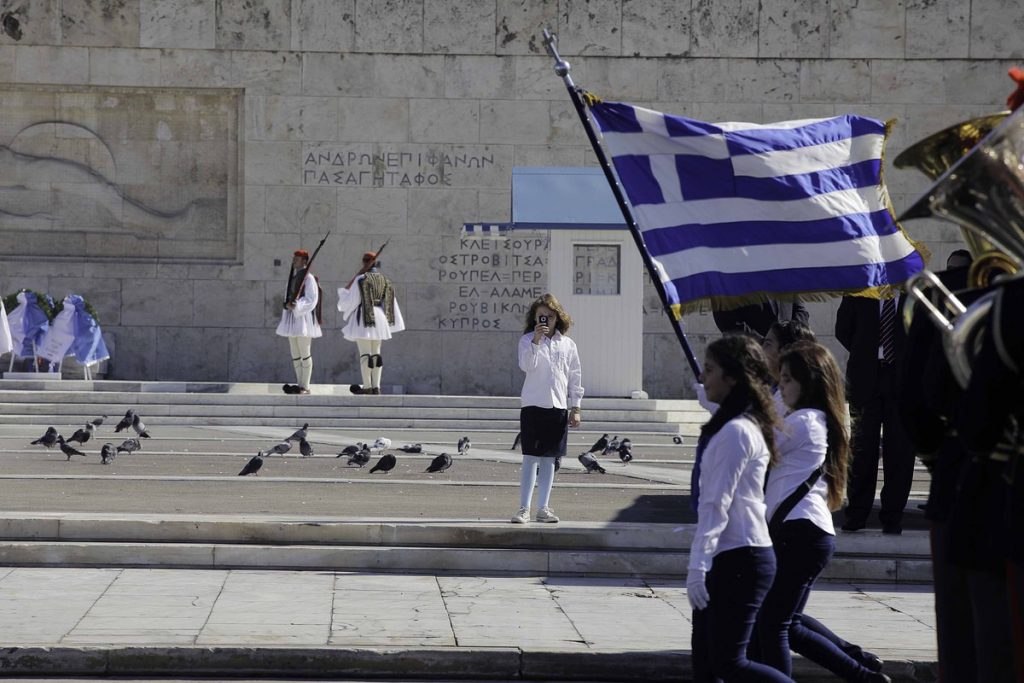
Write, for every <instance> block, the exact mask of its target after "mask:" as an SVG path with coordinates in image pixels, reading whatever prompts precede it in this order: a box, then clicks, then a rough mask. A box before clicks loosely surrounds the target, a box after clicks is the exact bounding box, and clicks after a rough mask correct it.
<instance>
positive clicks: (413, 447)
mask: <svg viewBox="0 0 1024 683" xmlns="http://www.w3.org/2000/svg"><path fill="white" fill-rule="evenodd" d="M398 450H400V451H402V452H403V453H422V452H423V444H419V443H407V444H405V445H404V446H402V447H401V448H399V449H398Z"/></svg>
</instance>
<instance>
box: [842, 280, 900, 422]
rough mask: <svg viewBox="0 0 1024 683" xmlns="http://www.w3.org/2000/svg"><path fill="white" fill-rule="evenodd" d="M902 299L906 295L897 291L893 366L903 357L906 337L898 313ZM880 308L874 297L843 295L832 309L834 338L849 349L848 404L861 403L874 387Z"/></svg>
mask: <svg viewBox="0 0 1024 683" xmlns="http://www.w3.org/2000/svg"><path fill="white" fill-rule="evenodd" d="M905 300H906V295H904V294H900V297H899V299H897V301H896V337H895V342H896V356H895V358H896V360H895V364H896V366H897V367H899V364H900V359H901V358H902V357H903V349H904V347H905V346H906V338H907V337H906V332H905V331H904V329H903V318H902V314H901V311H902V310H903V304H904V302H905ZM880 309H881V306H880V304H879V301H878V299H868V298H866V297H860V296H844V297H843V301H842V303H840V304H839V310H838V311H836V339H837V340H839V343H840V344H842V345H843V347H844V348H845V349H846V350H847V351H849V352H850V358H849V360H848V361H847V362H846V398H847V399H848V400H849V401H850V404H851V406H859V405H864V404H865V403H866V402H868V401H870V400H871V398H872V397H873V396H874V395H875V392H876V391H877V389H878V381H879V364H880V361H879V357H878V356H879V351H878V347H879V327H880V323H881V317H882V312H881V310H880ZM894 370H895V368H894Z"/></svg>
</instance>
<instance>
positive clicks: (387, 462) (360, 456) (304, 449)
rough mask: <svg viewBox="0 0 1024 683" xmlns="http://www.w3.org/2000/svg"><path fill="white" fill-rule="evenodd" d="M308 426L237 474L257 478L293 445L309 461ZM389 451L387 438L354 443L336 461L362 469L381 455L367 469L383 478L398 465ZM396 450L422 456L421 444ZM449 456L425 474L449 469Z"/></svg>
mask: <svg viewBox="0 0 1024 683" xmlns="http://www.w3.org/2000/svg"><path fill="white" fill-rule="evenodd" d="M308 430H309V423H308V422H307V423H306V424H304V425H302V427H301V428H300V429H297V430H296V431H295V432H294V433H293V434H292V435H291V436H289V437H288V438H287V439H285V440H284V441H282V442H281V443H279V444H277V445H276V446H274V447H272V448H269V449H267V450H265V451H260V452H259V453H257V454H256V455H255V456H253V458H252V459H251V460H250V461H249V462H247V463H246V464H245V467H243V468H242V471H241V472H239V473H238V476H240V477H245V476H248V475H250V474H256V475H258V474H259V471H260V470H261V469H262V468H263V458H264V457H265V456H270V455H284V454H285V453H287V452H288V451H290V450H291V449H292V442H293V441H298V442H299V452H300V453H301V454H302V456H303V457H311V456H312V455H313V454H314V453H313V445H312V444H310V443H309V441H307V440H306V437H307V436H308V435H309V433H308ZM471 445H472V444H471V443H470V440H469V437H468V436H464V437H462V438H461V439H459V444H458V451H459V455H467V454H468V453H469V449H470V446H471ZM390 448H391V439H388V438H386V437H383V436H381V437H378V438H377V440H376V441H374V442H373V443H372V444H368V443H363V442H361V441H359V442H356V443H355V444H354V445H352V446H345V448H343V449H342V451H341V453H338V454H337V455H336V456H334V457H335V458H348V461H347V463H346V464H347V465H348V466H349V467H358V468H359V469H362V468H363V467H365V466H366V465H368V464H369V462H370V454H371V453H372V452H373V451H377V452H381V453H382V455H381V457H380V459H379V460H377V462H376V463H375V464H374V466H373V467H371V468H370V474H374V473H376V472H384V473H385V474H386V473H388V472H390V471H391V470H393V469H395V465H397V464H398V457H397V456H395V455H394V454H393V453H383V451H386V450H388V449H390ZM396 450H399V451H402V452H403V453H422V452H423V444H418V443H410V444H405V445H404V446H400V447H399V448H397V449H396ZM452 462H453V460H452V456H450V455H448V454H447V453H441V454H440V455H438V456H437V457H435V458H434V459H433V460H431V461H430V464H429V465H428V466H427V469H426V470H424V472H444V471H445V470H447V469H448V468H449V467H451V466H452Z"/></svg>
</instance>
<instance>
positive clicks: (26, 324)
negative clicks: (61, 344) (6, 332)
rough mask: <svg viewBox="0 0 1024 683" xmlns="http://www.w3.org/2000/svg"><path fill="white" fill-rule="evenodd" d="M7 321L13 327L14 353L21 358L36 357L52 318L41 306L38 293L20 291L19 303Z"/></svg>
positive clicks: (12, 342)
mask: <svg viewBox="0 0 1024 683" xmlns="http://www.w3.org/2000/svg"><path fill="white" fill-rule="evenodd" d="M7 321H8V323H9V324H10V328H11V345H12V347H13V349H14V350H13V351H12V353H14V355H15V356H18V357H19V358H31V357H34V356H35V355H36V346H37V344H39V342H40V341H42V338H43V335H44V334H46V330H48V329H49V328H50V320H49V319H48V318H47V317H46V313H45V312H44V311H43V309H42V308H41V307H40V306H39V301H38V300H37V299H36V295H35V294H34V293H32V292H28V291H22V292H18V305H17V306H15V308H14V310H13V311H11V312H10V315H8V316H7Z"/></svg>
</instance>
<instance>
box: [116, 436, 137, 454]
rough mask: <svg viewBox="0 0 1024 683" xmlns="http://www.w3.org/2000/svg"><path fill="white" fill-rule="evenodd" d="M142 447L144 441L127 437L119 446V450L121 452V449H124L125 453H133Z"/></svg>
mask: <svg viewBox="0 0 1024 683" xmlns="http://www.w3.org/2000/svg"><path fill="white" fill-rule="evenodd" d="M141 449H142V442H141V441H139V440H138V439H125V440H124V442H122V443H121V445H120V446H118V447H117V452H118V453H120V452H121V451H124V452H125V453H128V454H129V455H131V454H132V453H134V452H135V451H137V450H141Z"/></svg>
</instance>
